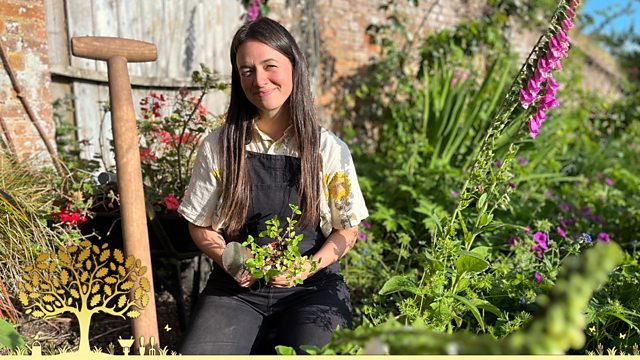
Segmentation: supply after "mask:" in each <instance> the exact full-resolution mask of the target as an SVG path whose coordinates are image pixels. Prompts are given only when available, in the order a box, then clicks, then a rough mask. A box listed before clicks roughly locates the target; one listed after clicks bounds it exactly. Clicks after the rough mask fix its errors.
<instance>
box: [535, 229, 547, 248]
mask: <svg viewBox="0 0 640 360" xmlns="http://www.w3.org/2000/svg"><path fill="white" fill-rule="evenodd" d="M533 241H535V242H537V243H538V245H540V247H541V248H542V249H544V250H547V249H548V247H547V234H545V233H543V232H541V231H538V232H537V233H535V234H533Z"/></svg>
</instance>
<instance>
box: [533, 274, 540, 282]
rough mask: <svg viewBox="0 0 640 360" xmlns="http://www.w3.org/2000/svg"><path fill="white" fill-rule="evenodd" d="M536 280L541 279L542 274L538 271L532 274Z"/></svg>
mask: <svg viewBox="0 0 640 360" xmlns="http://www.w3.org/2000/svg"><path fill="white" fill-rule="evenodd" d="M534 277H535V279H536V282H540V281H542V275H540V273H539V272H537V271H536V274H535V275H534Z"/></svg>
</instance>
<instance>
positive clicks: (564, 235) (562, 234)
mask: <svg viewBox="0 0 640 360" xmlns="http://www.w3.org/2000/svg"><path fill="white" fill-rule="evenodd" d="M556 230H558V234H559V235H560V236H562V237H563V238H566V237H567V234H566V233H565V232H564V230H562V228H561V227H560V226H558V227H557V228H556Z"/></svg>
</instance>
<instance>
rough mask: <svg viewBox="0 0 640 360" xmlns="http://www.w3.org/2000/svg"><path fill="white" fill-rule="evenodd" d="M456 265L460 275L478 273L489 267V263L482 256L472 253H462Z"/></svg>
mask: <svg viewBox="0 0 640 360" xmlns="http://www.w3.org/2000/svg"><path fill="white" fill-rule="evenodd" d="M455 264H456V270H457V271H458V274H462V273H465V272H474V273H478V272H481V271H483V270H485V269H486V268H488V267H489V263H488V262H487V261H486V260H485V259H483V258H482V256H480V255H478V254H476V253H473V252H470V251H460V256H459V257H458V259H456V263H455Z"/></svg>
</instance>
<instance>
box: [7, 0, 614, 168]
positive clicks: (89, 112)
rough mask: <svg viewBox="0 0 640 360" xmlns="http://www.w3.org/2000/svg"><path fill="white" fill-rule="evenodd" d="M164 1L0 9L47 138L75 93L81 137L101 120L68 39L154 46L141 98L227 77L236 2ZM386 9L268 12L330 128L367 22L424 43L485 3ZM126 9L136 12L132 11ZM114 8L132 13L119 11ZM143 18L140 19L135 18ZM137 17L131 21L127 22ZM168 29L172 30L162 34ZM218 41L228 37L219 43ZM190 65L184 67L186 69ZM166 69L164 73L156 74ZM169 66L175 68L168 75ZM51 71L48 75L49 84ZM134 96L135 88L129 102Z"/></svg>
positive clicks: (365, 0)
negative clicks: (204, 76)
mask: <svg viewBox="0 0 640 360" xmlns="http://www.w3.org/2000/svg"><path fill="white" fill-rule="evenodd" d="M166 1H167V0H165V2H163V1H161V2H158V3H157V4H156V3H154V4H153V6H155V7H158V8H159V9H160V8H164V7H163V6H164V5H163V6H160V5H161V4H170V5H171V6H172V8H171V10H170V11H169V10H167V9H165V10H167V11H161V12H154V11H148V9H146V7H148V6H150V5H149V4H151V3H146V2H141V1H139V0H137V1H133V2H125V1H123V0H119V1H116V2H105V1H102V0H101V1H92V2H89V1H84V0H66V1H60V0H2V1H1V2H0V29H1V30H2V38H1V39H2V43H3V46H5V48H6V50H7V51H8V53H9V58H10V61H11V63H12V66H13V67H14V69H15V70H16V73H17V75H18V79H19V80H20V81H21V82H22V83H23V85H24V87H25V93H26V94H27V97H28V99H29V102H30V103H31V105H32V106H33V108H34V110H35V112H36V114H37V115H38V117H39V119H41V121H42V122H43V127H44V128H45V130H46V132H47V134H48V136H49V137H50V138H51V139H52V138H53V131H54V130H53V121H52V112H53V110H52V106H51V102H52V100H55V99H58V98H60V97H61V95H62V94H70V93H75V95H76V103H75V105H76V108H77V111H76V114H75V118H76V123H77V125H80V129H79V131H78V138H79V139H80V140H87V139H93V140H95V137H96V134H97V133H98V130H97V128H98V126H97V124H99V123H100V121H99V118H100V115H101V114H100V102H101V101H104V100H106V97H107V92H106V86H105V79H106V77H105V74H104V66H103V65H102V64H95V62H89V61H84V60H80V59H77V58H73V57H71V55H70V54H69V47H68V42H69V40H68V39H69V37H70V36H75V35H81V34H82V35H84V34H93V35H112V36H113V35H116V36H117V35H120V36H129V37H132V36H133V37H136V38H141V39H142V40H147V41H154V42H158V43H159V44H158V45H159V59H158V61H157V62H156V63H149V64H145V65H132V67H131V70H132V81H134V82H136V81H138V82H139V84H137V85H136V84H134V90H135V88H136V86H139V90H137V91H138V92H140V91H142V92H144V91H148V90H146V89H148V88H151V87H153V84H151V83H150V81H153V79H162V80H163V81H162V83H158V84H157V86H159V87H162V88H164V89H166V90H175V89H177V87H179V86H183V85H184V84H187V83H188V74H189V72H190V71H191V70H192V69H194V68H197V64H198V61H201V60H200V58H202V60H204V61H205V62H206V63H207V65H209V66H211V67H213V68H214V69H216V70H219V71H222V72H225V71H227V72H228V69H227V67H228V64H227V62H228V60H227V56H223V55H221V54H220V53H219V50H220V49H226V48H227V47H228V42H229V41H230V39H229V37H230V34H231V33H232V32H233V31H234V30H235V28H236V27H237V26H238V25H239V24H240V21H239V15H240V13H241V9H240V6H239V1H235V0H224V1H222V0H216V1H213V2H211V3H210V2H207V1H205V0H185V1H184V2H180V4H182V5H180V6H178V4H176V3H174V2H166ZM384 2H385V1H382V0H375V1H369V0H322V1H321V0H270V1H269V6H270V8H271V10H272V11H271V13H270V15H269V16H271V17H274V18H276V19H278V20H280V21H281V22H282V23H283V24H284V25H285V26H287V27H288V28H289V29H290V30H291V31H292V32H293V33H294V36H295V37H296V38H297V39H298V42H299V43H300V45H301V47H302V48H303V51H304V52H305V55H306V56H307V59H308V61H309V64H310V68H311V69H312V73H313V79H312V86H313V88H314V92H315V94H316V98H317V99H316V100H317V104H318V106H319V108H320V115H321V118H320V120H321V122H322V123H323V124H324V125H326V126H329V127H332V126H333V124H334V119H332V115H333V114H334V112H335V110H336V109H334V106H335V105H334V104H335V103H336V102H335V100H336V97H337V94H338V93H339V91H340V90H341V85H340V84H341V83H343V81H344V79H345V78H348V77H351V76H354V75H356V74H359V73H363V72H364V68H365V67H366V65H367V64H368V63H369V62H370V60H371V58H374V57H376V56H377V55H378V53H379V48H378V46H376V45H374V44H372V42H371V39H370V38H369V37H368V36H367V35H366V33H365V31H366V28H367V26H368V25H369V24H372V23H381V22H383V20H384V19H385V18H386V16H388V14H390V13H391V12H392V10H398V11H399V12H401V13H402V12H404V13H405V14H406V15H407V24H408V29H409V32H410V33H411V34H415V36H416V37H419V36H425V35H426V34H428V33H430V32H433V31H437V30H440V29H442V28H445V27H451V26H453V25H455V24H457V23H459V22H461V21H466V20H469V19H473V18H478V17H480V16H481V15H482V11H483V7H484V4H485V3H486V1H484V0H466V1H465V0H448V1H444V0H421V1H419V11H416V9H415V8H414V7H413V6H412V5H410V2H409V1H396V4H394V5H393V6H395V8H393V9H390V10H388V11H387V12H385V11H382V10H380V9H379V7H380V5H381V4H382V3H384ZM101 4H102V5H101ZM108 4H112V5H113V4H116V5H113V6H111V5H108ZM125 4H126V5H125ZM133 4H138V5H137V6H132V5H133ZM231 5H233V6H231ZM110 6H111V7H110ZM120 8H122V9H129V11H124V10H123V11H120V10H119V9H120ZM145 9H146V10H145ZM143 13H144V14H146V16H138V15H140V14H143ZM135 14H138V15H136V16H134V15H135ZM148 14H156V16H152V15H148ZM156 18H157V19H156ZM45 20H46V21H45ZM211 21H213V24H214V28H215V30H211V29H212V28H210V29H209V30H207V31H204V30H203V29H204V28H202V26H205V27H206V26H208V25H207V24H209V25H211V23H210V22H211ZM45 22H46V24H45ZM125 25H126V26H125ZM169 25H170V26H169ZM221 26H223V27H225V28H224V29H223V30H224V31H221V30H220V29H221V28H220V27H221ZM170 27H171V29H172V30H171V31H170V32H169V30H168V29H169V28H170ZM232 28H233V29H232ZM118 29H121V30H118ZM136 29H137V30H136ZM163 29H164V30H163ZM514 29H517V30H514V31H513V32H512V33H511V34H510V38H511V40H512V43H513V44H514V47H515V49H516V51H517V52H518V53H520V54H521V56H522V57H523V58H524V56H526V54H528V51H529V50H530V49H531V47H532V46H533V44H534V43H535V42H536V41H537V39H538V36H539V35H538V33H537V32H533V31H521V29H522V28H519V27H515V28H514ZM136 31H137V32H136ZM165 33H166V34H172V39H173V38H175V39H174V40H171V41H164V40H162V41H160V39H163V37H162V36H164V35H163V34H165ZM214 34H215V36H214ZM224 34H226V35H224ZM47 35H48V38H49V40H48V41H49V44H47ZM205 35H206V36H205ZM222 35H224V37H225V38H226V39H222V38H221V36H222ZM220 41H222V43H219V42H220ZM587 43H588V41H587V42H585V41H579V42H577V45H574V46H578V47H580V48H581V49H585V51H584V52H585V53H587V56H588V61H587V62H586V65H585V69H584V71H583V73H584V84H585V86H586V87H588V88H596V89H599V90H600V91H603V90H602V89H604V91H605V92H606V93H609V94H612V96H615V94H617V93H619V90H618V89H617V86H616V84H617V83H618V79H619V75H617V72H616V71H615V65H613V62H612V60H611V57H610V56H608V55H607V54H605V53H603V52H601V51H597V49H596V50H594V47H593V46H588V45H586V44H587ZM180 44H182V45H180ZM178 45H180V46H178ZM174 46H175V48H174ZM205 47H206V49H205ZM220 51H221V50H220ZM187 61H188V62H189V64H190V65H189V66H186V65H185V63H186V62H187ZM163 64H164V65H163ZM172 64H173V65H172ZM164 68H167V69H168V70H167V71H162V70H163V69H164ZM50 69H51V70H50ZM171 69H174V70H175V71H170V70H171ZM50 73H52V74H53V82H52V81H51V76H50ZM223 75H227V74H224V73H223ZM0 85H1V90H0V96H1V97H0V114H2V117H3V118H4V119H5V121H6V122H7V127H8V128H9V131H10V134H11V135H12V137H13V138H14V142H15V143H16V147H17V148H18V152H19V154H20V157H21V158H22V159H26V158H29V157H33V158H35V159H37V160H38V161H47V159H48V157H47V155H46V152H45V148H44V145H43V144H42V141H40V139H39V137H38V134H37V132H36V130H35V128H34V127H33V125H32V124H30V122H29V120H28V118H27V116H26V113H25V112H24V110H23V109H22V106H21V104H20V102H19V101H18V99H17V97H16V96H15V93H14V92H13V91H12V90H11V85H10V82H9V78H8V76H7V73H6V71H1V72H0ZM83 89H84V90H83ZM141 94H142V93H141ZM89 95H91V96H89ZM140 96H141V95H140V94H138V93H136V92H135V91H134V97H137V98H139V97H140ZM79 100H82V101H81V102H80V101H79ZM215 103H216V105H217V106H212V109H215V110H216V111H221V110H220V109H223V108H224V104H223V103H224V101H222V102H221V100H220V99H218V100H217V101H215ZM221 104H222V105H221ZM211 105H213V104H211ZM69 116H72V115H69ZM94 142H96V141H94ZM106 143H108V142H106ZM87 144H88V143H87ZM95 146H96V144H93V145H87V147H85V148H83V150H84V157H85V158H90V157H92V154H93V153H94V151H95V148H94V147H95Z"/></svg>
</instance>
